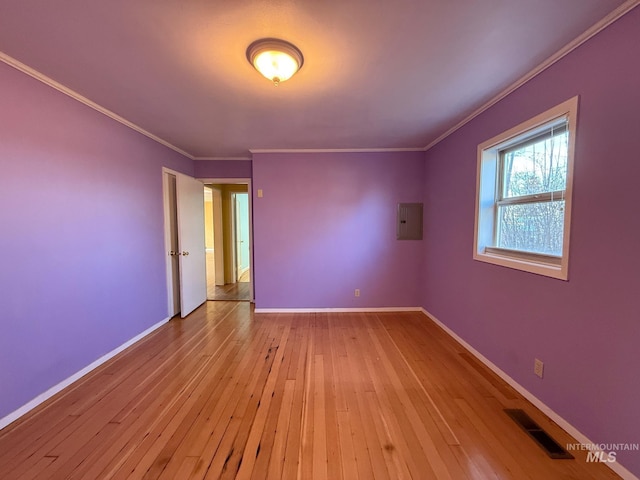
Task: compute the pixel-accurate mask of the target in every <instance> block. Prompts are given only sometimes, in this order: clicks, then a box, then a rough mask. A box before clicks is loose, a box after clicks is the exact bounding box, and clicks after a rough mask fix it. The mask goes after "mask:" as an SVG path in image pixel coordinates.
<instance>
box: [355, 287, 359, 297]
mask: <svg viewBox="0 0 640 480" xmlns="http://www.w3.org/2000/svg"><path fill="white" fill-rule="evenodd" d="M354 295H355V296H356V297H359V296H360V289H359V288H356V291H355V292H354Z"/></svg>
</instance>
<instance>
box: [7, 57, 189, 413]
mask: <svg viewBox="0 0 640 480" xmlns="http://www.w3.org/2000/svg"><path fill="white" fill-rule="evenodd" d="M0 105H2V108H1V109H0V166H1V169H2V170H1V171H2V174H1V175H0V205H1V207H0V252H2V266H1V268H0V305H1V307H0V315H1V321H0V325H1V327H2V334H1V335H0V365H1V366H2V367H1V368H0V385H1V387H0V418H2V417H4V416H6V415H7V414H9V413H11V412H12V411H14V410H15V409H17V408H19V407H21V406H22V405H24V404H26V403H27V402H29V401H30V400H32V399H33V398H34V397H36V396H37V395H39V394H41V393H43V392H44V391H46V390H47V389H49V388H50V387H52V386H54V385H56V384H57V383H59V382H60V381H62V380H64V379H65V378H68V377H69V376H70V375H72V374H74V373H76V372H77V371H79V370H81V369H82V368H84V367H86V366H87V365H89V364H90V363H92V362H93V361H95V360H96V359H98V358H99V357H101V356H102V355H104V354H105V353H107V352H109V351H111V350H113V349H114V348H116V347H118V346H119V345H121V344H123V343H124V342H126V341H127V340H129V339H131V338H132V337H134V336H136V335H137V334H139V333H140V332H142V331H144V330H145V329H147V328H148V327H150V326H151V325H153V324H155V323H157V322H159V321H161V320H163V319H164V318H166V316H167V294H166V283H165V282H166V281H165V261H164V246H163V213H162V173H161V167H162V166H167V167H170V168H172V169H175V170H179V171H182V172H184V173H188V174H193V162H192V161H191V160H188V159H186V158H184V157H182V156H180V155H178V154H177V153H175V152H173V151H171V150H169V149H167V148H166V147H163V146H161V145H159V144H157V143H155V142H153V141H152V140H150V139H148V138H146V137H144V136H142V135H140V134H138V133H136V132H134V131H132V130H130V129H128V128H127V127H124V126H123V125H120V124H119V123H117V122H115V121H113V120H111V119H109V118H107V117H106V116H104V115H101V114H99V113H97V112H95V111H94V110H92V109H90V108H88V107H86V106H84V105H82V104H81V103H79V102H77V101H75V100H73V99H71V98H69V97H67V96H65V95H63V94H61V93H59V92H57V91H55V90H53V89H52V88H50V87H48V86H46V85H44V84H42V83H40V82H38V81H36V80H34V79H32V78H31V77H28V76H26V75H24V74H22V73H21V72H19V71H17V70H14V69H13V68H11V67H9V66H7V65H5V64H4V63H0Z"/></svg>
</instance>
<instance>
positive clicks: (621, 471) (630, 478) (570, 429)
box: [420, 308, 640, 480]
mask: <svg viewBox="0 0 640 480" xmlns="http://www.w3.org/2000/svg"><path fill="white" fill-rule="evenodd" d="M420 311H421V312H422V313H423V314H424V315H425V316H427V318H428V319H429V320H431V321H433V322H434V323H435V324H436V325H438V326H439V327H440V328H441V329H442V330H444V332H445V333H446V334H447V335H449V336H450V337H451V338H453V339H454V340H455V341H456V342H458V343H459V344H460V345H462V346H463V347H464V348H465V349H466V350H467V351H468V352H469V353H471V354H472V355H473V356H474V357H476V358H477V359H478V360H479V361H480V362H481V363H483V364H484V365H485V366H487V367H488V368H489V370H491V371H492V372H493V373H495V374H496V375H497V376H498V377H500V378H501V379H502V380H504V381H505V382H506V383H507V384H509V385H510V386H511V387H513V388H514V390H516V391H517V392H518V393H519V394H520V395H522V396H523V397H524V398H526V399H527V400H529V401H530V402H531V403H532V404H533V405H534V406H535V407H536V408H537V409H538V410H540V411H541V412H542V413H544V414H545V415H546V416H547V417H549V418H550V419H551V420H553V421H554V422H555V423H556V424H557V425H558V426H559V427H560V428H562V429H563V430H564V431H565V432H567V433H568V434H569V435H571V436H572V437H573V438H575V439H576V440H577V441H578V442H579V443H582V444H584V445H594V444H597V443H596V442H593V441H591V440H590V439H589V438H587V436H586V435H584V434H583V433H582V432H580V431H579V430H578V429H577V428H576V427H574V426H573V425H571V424H570V423H569V422H568V421H566V420H565V419H564V418H562V417H561V416H560V415H558V414H557V413H556V412H554V411H553V410H552V409H551V408H550V407H548V406H547V405H546V404H545V403H544V402H542V400H540V399H539V398H538V397H536V396H535V395H534V394H533V393H531V392H530V391H529V390H527V389H526V388H524V387H523V386H522V385H520V384H519V383H518V382H516V381H515V380H514V379H513V378H511V377H510V376H509V375H507V374H506V373H505V372H504V371H503V370H502V369H500V368H499V367H498V366H497V365H496V364H495V363H493V362H492V361H491V360H489V359H488V358H487V357H485V356H484V355H482V354H481V353H480V352H479V351H478V350H476V349H475V348H473V347H472V346H471V345H470V344H468V343H467V342H466V341H465V340H463V339H462V338H461V337H460V336H459V335H458V334H457V333H456V332H454V331H453V330H451V329H450V328H449V327H447V326H446V325H445V324H444V323H442V322H441V321H440V320H438V319H437V318H436V317H435V316H434V315H432V314H431V313H429V312H428V311H427V310H425V309H424V308H421V309H420ZM605 465H606V466H607V467H609V468H610V469H611V470H613V471H614V472H616V473H617V474H618V475H620V476H621V477H622V478H623V479H625V480H640V479H638V477H636V476H635V475H634V474H633V473H631V472H630V471H629V470H627V469H626V468H625V467H623V466H622V465H620V464H619V463H618V462H614V463H606V464H605Z"/></svg>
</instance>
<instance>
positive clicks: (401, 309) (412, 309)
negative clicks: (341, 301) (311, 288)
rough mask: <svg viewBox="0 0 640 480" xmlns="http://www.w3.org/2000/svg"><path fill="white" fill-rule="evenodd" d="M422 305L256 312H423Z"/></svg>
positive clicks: (260, 310) (261, 310) (270, 309)
mask: <svg viewBox="0 0 640 480" xmlns="http://www.w3.org/2000/svg"><path fill="white" fill-rule="evenodd" d="M422 311H424V309H423V308H422V307H371V308H256V309H255V311H254V313H323V312H324V313H357V312H422Z"/></svg>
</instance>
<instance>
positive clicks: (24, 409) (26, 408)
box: [0, 317, 171, 430]
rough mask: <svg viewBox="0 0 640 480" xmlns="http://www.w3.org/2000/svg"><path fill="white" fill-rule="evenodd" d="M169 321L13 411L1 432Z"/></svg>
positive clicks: (0, 422)
mask: <svg viewBox="0 0 640 480" xmlns="http://www.w3.org/2000/svg"><path fill="white" fill-rule="evenodd" d="M169 320H171V319H170V318H169V317H167V318H165V319H164V320H161V321H160V322H158V323H156V324H155V325H151V326H150V327H149V328H147V329H146V330H145V331H144V332H142V333H139V334H138V335H136V336H135V337H133V338H132V339H130V340H128V341H127V342H125V343H123V344H122V345H120V346H119V347H116V348H115V349H113V350H111V351H110V352H109V353H106V354H104V355H103V356H102V357H100V358H98V359H97V360H96V361H94V362H93V363H91V364H89V365H87V366H86V367H84V368H83V369H82V370H80V371H79V372H76V373H74V374H73V375H71V376H70V377H69V378H66V379H64V380H63V381H61V382H60V383H58V384H57V385H54V386H53V387H51V388H50V389H49V390H47V391H46V392H43V393H41V394H40V395H38V396H37V397H36V398H34V399H33V400H31V401H30V402H28V403H26V404H25V405H23V406H22V407H20V408H18V409H17V410H14V411H13V412H11V413H10V414H9V415H7V416H6V417H3V418H0V430H2V429H3V428H4V427H6V426H7V425H9V424H10V423H13V422H15V421H16V420H17V419H19V418H20V417H22V416H23V415H25V414H27V413H28V412H29V411H31V410H33V409H34V408H36V407H37V406H38V405H40V404H41V403H43V402H45V401H46V400H48V399H49V398H51V397H53V396H54V395H55V394H56V393H58V392H60V391H62V390H64V389H65V388H67V387H69V386H70V385H71V384H72V383H74V382H75V381H77V380H79V379H80V378H82V377H84V376H85V375H87V374H88V373H90V372H91V371H92V370H95V369H96V368H98V367H99V366H100V365H102V364H103V363H105V362H107V361H108V360H110V359H112V358H113V357H115V356H116V355H117V354H119V353H120V352H122V351H123V350H125V349H126V348H129V347H130V346H131V345H133V344H134V343H136V342H138V341H139V340H142V339H143V338H144V337H146V336H147V335H150V334H151V333H153V332H154V331H156V330H157V329H158V328H160V327H161V326H162V325H164V324H165V323H167V322H168V321H169Z"/></svg>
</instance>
